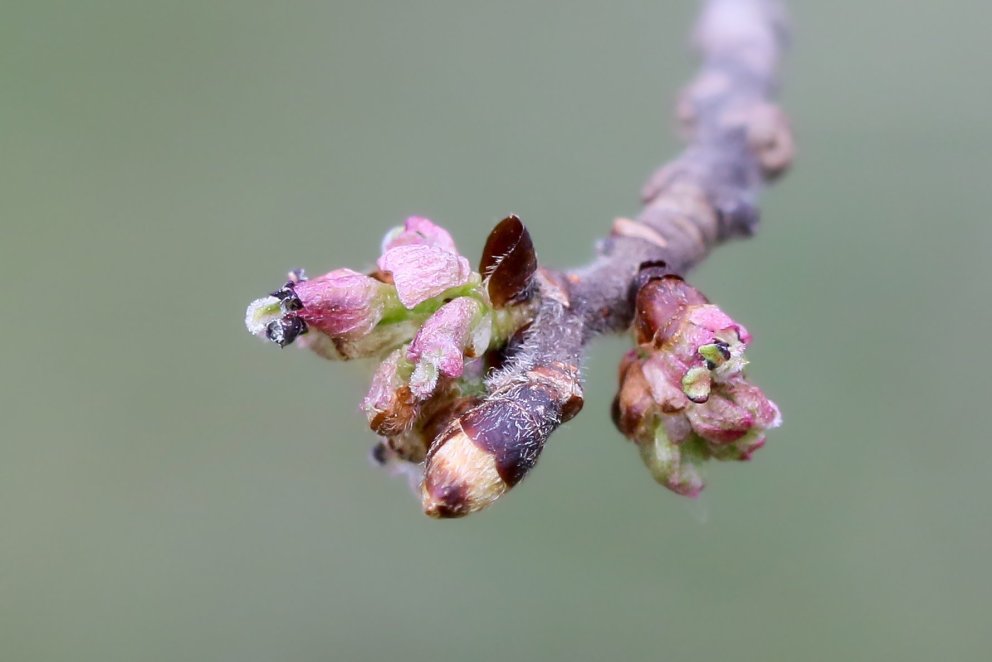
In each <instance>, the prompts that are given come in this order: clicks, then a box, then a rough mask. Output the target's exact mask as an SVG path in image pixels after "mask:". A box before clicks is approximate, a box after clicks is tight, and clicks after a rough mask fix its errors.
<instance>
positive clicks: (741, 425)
mask: <svg viewBox="0 0 992 662" xmlns="http://www.w3.org/2000/svg"><path fill="white" fill-rule="evenodd" d="M634 335H635V338H636V341H637V348H636V349H634V350H631V351H630V352H629V353H628V354H627V355H626V356H625V357H624V358H623V360H622V361H621V364H620V390H619V393H618V394H617V397H616V399H615V401H614V410H613V413H614V422H615V423H616V425H617V427H618V428H619V429H620V431H621V432H622V433H623V434H624V435H626V436H627V437H628V438H630V439H632V440H633V441H634V442H635V443H637V445H638V447H639V449H640V452H641V458H642V459H643V461H644V463H645V465H647V467H648V469H649V471H650V472H651V474H652V475H653V476H654V478H655V480H657V481H658V482H659V483H661V484H662V485H664V486H665V487H667V488H669V489H670V490H672V491H674V492H677V493H679V494H682V495H686V496H690V497H693V496H697V495H698V494H699V492H700V490H702V488H703V479H702V476H701V474H700V471H699V465H700V464H701V463H702V462H703V461H705V460H707V459H710V458H713V459H717V460H748V459H750V458H751V455H752V454H753V453H754V452H755V451H756V450H757V449H759V448H761V446H763V445H764V443H765V431H766V430H768V429H769V428H774V427H777V426H778V425H779V424H780V422H781V417H780V415H779V411H778V408H777V407H776V406H775V404H774V403H773V402H772V401H770V400H769V399H768V398H767V397H765V395H764V393H762V391H761V389H759V388H758V387H757V386H754V385H753V384H751V383H750V382H748V381H747V379H746V378H745V377H744V372H743V370H744V366H745V365H746V364H747V361H746V360H745V358H744V350H745V348H746V347H747V345H748V343H749V342H750V340H751V337H750V335H749V334H748V332H747V330H746V329H745V328H744V327H743V326H741V325H740V324H738V323H737V322H735V321H734V320H732V319H731V318H730V317H728V316H727V315H726V314H725V313H724V312H723V311H722V310H720V309H719V308H718V307H717V306H715V305H712V304H710V303H709V302H708V301H707V300H706V298H705V297H704V296H703V295H702V294H701V293H700V292H699V291H698V290H696V289H695V288H693V287H692V286H690V285H689V284H687V283H686V282H685V281H683V280H682V279H681V278H679V277H678V276H674V275H659V276H654V277H651V278H648V279H646V282H644V284H643V285H642V286H641V287H640V289H639V290H638V292H637V297H636V308H635V319H634Z"/></svg>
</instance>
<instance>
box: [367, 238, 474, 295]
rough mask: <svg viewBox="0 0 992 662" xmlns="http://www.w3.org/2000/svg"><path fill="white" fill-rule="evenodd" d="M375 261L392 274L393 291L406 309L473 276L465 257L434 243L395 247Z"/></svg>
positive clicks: (463, 282) (461, 283) (463, 283)
mask: <svg viewBox="0 0 992 662" xmlns="http://www.w3.org/2000/svg"><path fill="white" fill-rule="evenodd" d="M378 264H379V268H380V269H381V270H383V271H388V272H390V273H392V275H393V284H394V285H395V286H396V294H397V296H399V299H400V303H402V304H403V305H404V306H406V307H407V308H413V307H414V306H416V305H417V304H419V303H421V302H423V301H426V300H427V299H430V298H432V297H436V296H438V295H439V294H441V293H443V292H445V291H446V290H449V289H451V288H452V287H458V286H460V285H465V284H466V283H468V282H469V280H470V279H471V277H472V268H471V267H470V266H469V263H468V260H466V259H465V258H464V257H462V256H460V255H455V254H454V253H450V252H448V251H446V250H444V249H441V248H436V247H434V246H424V245H409V246H397V247H396V248H391V249H389V250H388V251H386V253H385V255H383V256H382V257H380V258H379V262H378Z"/></svg>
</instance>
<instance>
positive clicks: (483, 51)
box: [0, 0, 992, 662]
mask: <svg viewBox="0 0 992 662" xmlns="http://www.w3.org/2000/svg"><path fill="white" fill-rule="evenodd" d="M791 4H792V13H793V18H794V21H795V24H796V43H795V48H794V51H793V53H792V55H791V56H790V58H789V60H788V63H787V71H786V87H785V95H784V104H785V106H786V108H787V109H788V111H789V112H790V114H791V116H792V118H793V122H794V125H795V127H796V132H797V136H798V139H799V145H800V158H799V161H798V163H797V167H796V169H795V170H794V171H793V172H792V173H791V174H790V175H789V176H788V177H787V178H786V179H785V180H784V181H783V182H782V183H781V185H777V186H775V187H774V188H772V189H770V190H769V191H768V192H767V194H766V196H765V198H764V212H765V213H764V217H763V218H764V222H763V227H762V230H761V232H760V234H759V235H758V237H756V238H755V239H754V240H753V241H748V242H741V243H737V244H733V245H730V246H727V247H724V248H722V249H720V250H719V251H718V252H717V253H716V254H715V255H714V258H713V259H712V260H710V261H709V262H707V263H706V264H705V265H704V266H703V267H702V268H701V269H699V270H698V272H697V273H696V274H695V276H694V280H695V282H696V283H697V285H699V286H700V287H701V288H702V289H704V291H706V292H707V293H708V294H709V295H710V296H711V297H712V298H713V299H714V300H716V301H717V302H719V303H721V304H722V305H723V306H724V307H725V308H726V309H727V310H728V311H729V312H731V313H732V314H734V315H735V316H736V317H738V318H739V319H741V320H742V321H743V322H744V323H746V324H747V326H748V327H749V328H750V330H751V331H752V332H753V334H754V336H755V338H756V340H755V344H754V346H753V350H752V352H751V360H752V368H751V374H752V376H753V377H754V378H755V379H756V381H758V382H759V383H760V384H761V385H762V386H763V387H764V388H765V389H766V391H767V392H768V393H769V394H771V395H772V396H773V397H774V398H775V399H776V400H777V401H778V403H779V404H780V405H781V407H782V410H783V412H784V415H785V425H784V427H783V428H782V429H781V430H778V431H776V432H775V433H774V434H773V435H772V436H771V438H770V441H769V444H768V446H767V447H766V449H765V450H763V451H762V452H761V453H759V454H758V455H757V457H756V459H755V461H754V462H753V463H751V464H750V465H720V466H713V467H711V470H710V472H709V487H708V489H707V490H706V492H705V494H704V497H703V498H702V499H701V500H700V501H699V502H698V503H690V502H687V501H685V500H682V499H680V498H678V497H676V496H675V495H673V494H671V493H669V492H667V491H665V490H663V489H662V488H661V487H659V486H657V485H655V484H654V483H653V482H652V480H651V479H650V477H649V476H648V474H647V472H646V471H645V470H644V469H643V468H642V467H641V465H640V461H639V460H638V458H637V454H636V452H635V450H634V448H633V446H632V445H630V444H628V443H626V442H624V441H623V440H622V439H621V437H620V436H619V435H618V434H617V433H616V432H615V431H614V429H613V428H612V425H611V423H610V421H609V416H608V414H607V412H608V406H609V401H610V399H611V397H612V394H613V390H614V387H615V374H614V365H615V363H616V360H617V358H618V357H619V355H620V353H621V352H622V351H623V348H624V346H625V341H624V340H622V339H611V340H607V341H605V342H601V343H599V344H597V345H596V347H595V350H594V352H593V354H592V356H591V358H590V359H589V364H588V376H589V382H588V390H587V401H586V411H585V412H584V414H583V416H582V417H581V418H579V419H577V421H576V422H574V423H572V424H570V425H569V426H567V427H566V428H565V429H563V430H562V431H560V432H559V433H558V434H557V435H556V436H555V437H554V439H553V440H552V443H551V444H550V445H549V447H548V449H547V451H546V453H545V454H544V456H543V458H542V461H541V463H540V465H539V467H538V469H537V470H536V471H535V472H534V473H533V474H532V476H531V477H530V478H529V479H528V480H527V481H525V482H524V483H523V484H522V485H521V486H520V487H519V488H517V489H516V490H515V491H514V492H513V493H512V494H511V495H510V496H509V497H508V498H506V499H504V500H502V501H501V502H500V503H499V504H498V505H497V506H496V507H494V508H492V509H491V510H489V511H486V512H485V513H482V514H480V515H478V516H474V517H471V518H469V519H467V520H462V521H456V522H435V521H431V520H429V519H427V518H425V517H423V516H422V515H421V514H420V512H419V507H418V504H417V502H416V501H415V500H414V499H413V498H412V497H411V495H410V494H409V491H408V488H407V486H406V484H405V483H404V481H403V480H402V479H399V478H392V477H390V476H388V475H386V474H384V473H383V472H381V471H379V470H377V469H376V468H374V467H372V466H371V465H370V464H369V462H368V461H367V454H368V450H369V447H370V445H371V444H372V442H373V438H372V435H371V434H370V433H369V432H368V431H367V429H366V428H365V425H364V420H363V417H362V416H361V415H360V414H359V413H358V411H357V408H356V403H357V401H358V399H359V398H360V397H361V394H362V393H363V392H364V389H365V382H366V378H367V373H368V370H369V368H368V366H362V365H332V364H328V363H324V362H322V361H320V360H318V359H316V358H315V357H313V356H311V355H309V354H308V353H306V352H298V351H293V350H285V351H279V350H278V349H276V348H275V347H272V346H267V345H264V344H262V343H260V342H258V341H257V340H255V339H254V338H251V337H250V336H249V335H248V334H247V333H246V332H245V330H244V327H243V323H242V319H243V311H244V307H245V305H246V304H247V303H248V301H249V300H251V299H252V298H254V297H255V296H258V295H260V294H262V293H264V292H266V291H268V290H270V289H272V288H273V287H275V286H277V285H279V284H280V283H281V279H282V278H283V277H284V273H285V271H286V269H288V268H290V267H296V266H303V267H306V268H308V269H309V270H310V272H311V273H319V272H321V271H324V270H327V269H330V268H332V267H335V266H340V265H345V264H347V265H350V266H353V267H357V268H362V267H366V266H367V265H368V264H370V263H371V261H372V260H373V259H374V257H375V255H376V253H377V247H378V242H379V239H380V236H381V233H382V232H383V231H384V230H385V229H386V228H387V227H389V226H391V225H395V224H397V223H399V222H400V221H402V219H403V218H404V217H405V216H406V215H408V214H411V213H418V214H424V215H428V216H430V217H432V218H434V219H436V220H438V221H439V222H441V223H443V224H445V225H447V226H448V227H450V228H452V229H453V232H454V234H455V236H456V239H457V241H458V242H459V244H460V245H461V246H462V247H463V248H464V249H465V250H466V252H469V253H470V254H474V253H475V252H476V251H477V250H478V249H479V247H481V244H482V240H483V238H484V236H485V234H486V232H487V230H488V228H489V227H490V225H491V224H492V223H493V222H494V221H495V220H497V219H498V218H500V217H501V216H502V215H503V214H504V213H506V212H509V211H515V212H517V213H519V214H521V215H522V217H523V218H524V219H525V221H526V222H527V223H528V225H529V227H530V229H531V232H532V234H533V235H534V238H535V242H536V244H537V246H538V249H539V253H540V255H541V257H542V260H544V261H545V262H546V263H548V264H554V265H560V266H565V265H574V264H577V263H581V262H584V261H585V260H586V259H587V257H588V256H589V255H590V253H591V247H592V243H593V242H594V240H595V239H596V237H598V236H600V235H602V234H603V233H604V232H605V231H606V229H607V227H608V223H609V222H610V221H611V220H612V218H613V217H614V216H616V215H621V214H632V213H635V212H636V211H637V208H638V198H637V194H638V190H639V187H640V185H641V183H642V181H643V180H644V178H645V177H646V176H647V174H648V173H649V172H650V171H651V170H652V169H653V168H654V167H655V166H656V165H658V164H659V163H661V162H662V161H663V160H666V159H667V158H669V157H670V156H672V155H673V154H674V153H675V151H676V150H677V149H678V144H677V141H676V140H675V139H674V137H673V133H674V132H673V131H672V121H671V119H670V118H671V109H672V107H673V105H674V98H675V94H676V92H677V90H678V89H679V88H680V86H681V85H682V84H683V83H685V82H686V81H687V80H688V77H689V76H690V74H691V72H692V70H693V63H692V60H691V59H690V58H689V57H688V55H687V51H686V48H685V47H686V42H687V34H688V29H689V26H690V24H691V22H692V19H693V16H694V14H695V10H696V3H694V2H689V1H685V2H669V3H665V2H649V1H647V0H642V1H634V0H630V1H623V2H592V1H591V0H581V1H576V0H572V1H570V2H567V3H566V2H542V3H537V2H527V1H524V0H510V1H506V2H498V3H495V2H482V1H478V0H470V1H466V0H459V1H455V0H449V1H446V2H418V3H412V2H389V3H386V2H357V1H355V2H348V3H345V2H289V3H277V2H262V1H259V0H251V1H248V0H241V1H238V2H234V1H233V0H232V1H225V2H221V1H210V0H195V1H183V2H180V1H174V2H139V1H135V0H107V1H98V0H93V1H90V2H49V1H45V0H30V1H27V0H24V1H17V0H8V1H7V2H5V3H4V4H3V5H2V10H0V84H2V91H0V127H2V130H0V219H2V220H0V222H2V235H0V273H2V278H0V288H2V295H3V301H4V304H5V305H4V312H3V314H2V315H0V324H2V334H3V335H2V337H3V343H2V345H0V375H2V378H0V409H2V416H3V418H2V421H3V425H2V428H0V659H2V660H4V661H10V662H22V661H24V662H26V661H31V662H34V661H49V660H52V661H54V660H74V661H79V660H85V661H89V660H94V661H97V660H98V661H101V662H109V661H116V660H127V661H132V660H142V661H159V660H161V661H173V660H211V661H212V660H219V661H226V660H232V661H234V660H237V661H239V662H244V661H253V660H260V661H263V660H264V661H269V660H344V661H350V660H392V659H402V660H407V661H410V662H414V661H420V660H513V659H521V660H523V659H543V660H602V659H623V660H628V659H629V660H659V659H665V660H689V659H692V660H726V659H734V660H831V661H832V660H844V659H859V660H869V659H870V660H877V659H899V660H933V659H944V660H979V659H987V658H985V657H984V656H985V655H987V654H988V650H989V648H990V645H992V635H990V632H989V607H990V595H992V592H990V588H992V586H990V584H992V582H990V572H992V571H990V570H989V562H988V561H989V556H990V552H992V526H990V524H992V522H990V515H989V513H990V501H992V483H990V480H989V477H988V474H989V471H990V469H992V451H990V450H989V436H990V435H989V433H988V422H987V421H986V419H985V418H983V417H984V416H986V415H988V412H989V409H990V407H989V404H988V402H987V401H988V399H989V396H990V395H992V388H990V386H989V380H988V376H987V375H988V368H987V365H986V355H987V353H988V349H987V338H988V337H989V332H990V331H992V314H990V305H989V295H988V288H989V284H990V282H992V264H990V259H989V257H990V254H992V225H990V224H989V222H988V215H989V214H988V201H989V190H988V189H989V186H988V183H987V181H988V167H989V157H990V156H992V120H990V109H992V85H989V75H988V72H987V71H986V70H985V69H986V65H988V63H989V58H990V55H992V48H990V46H989V42H988V34H987V32H988V25H989V22H990V21H992V9H990V6H989V5H988V4H987V3H985V2H977V1H970V2H964V1H962V2H957V3H954V4H953V5H944V4H940V3H929V4H924V3H905V2H898V1H896V0H887V1H883V0H874V1H871V2H860V3H853V2H848V3H828V2H816V1H814V0H806V1H803V2H793V3H791Z"/></svg>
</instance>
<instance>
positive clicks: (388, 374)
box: [362, 348, 418, 437]
mask: <svg viewBox="0 0 992 662" xmlns="http://www.w3.org/2000/svg"><path fill="white" fill-rule="evenodd" d="M404 354H405V352H404V350H403V349H402V348H401V349H397V350H394V351H393V352H392V353H391V354H390V355H389V356H387V357H386V358H385V359H383V361H382V362H381V363H380V364H379V367H378V368H376V371H375V374H374V375H373V376H372V384H371V385H370V386H369V391H368V394H366V396H365V398H364V399H363V400H362V411H364V412H365V415H366V416H367V417H368V420H369V427H370V428H372V429H373V430H374V431H375V432H376V433H378V434H381V435H382V436H384V437H394V436H397V435H400V434H403V433H405V432H406V431H408V430H409V429H410V428H411V426H413V423H414V421H415V420H416V418H417V414H418V406H417V399H416V398H415V397H414V395H413V393H412V392H411V391H410V386H409V385H408V383H407V377H408V376H409V374H410V365H409V363H408V362H407V361H406V359H405V358H404Z"/></svg>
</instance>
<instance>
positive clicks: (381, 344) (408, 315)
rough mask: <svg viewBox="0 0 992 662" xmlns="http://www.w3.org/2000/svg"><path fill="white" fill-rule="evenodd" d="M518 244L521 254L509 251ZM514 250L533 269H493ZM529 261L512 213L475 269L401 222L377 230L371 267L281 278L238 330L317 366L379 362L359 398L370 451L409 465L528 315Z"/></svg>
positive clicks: (433, 237) (428, 230)
mask: <svg viewBox="0 0 992 662" xmlns="http://www.w3.org/2000/svg"><path fill="white" fill-rule="evenodd" d="M494 242H495V243H494ZM521 243H525V244H526V249H527V250H521V251H514V250H512V249H513V248H514V247H515V246H517V245H519V244H521ZM518 254H519V255H525V256H526V255H529V256H531V258H529V259H531V261H533V262H534V263H533V264H529V265H523V268H521V265H519V264H517V265H512V266H513V267H514V268H513V269H501V267H502V266H510V265H504V264H503V263H504V262H506V261H507V260H508V259H510V258H511V257H512V256H513V255H518ZM532 256H533V247H532V245H531V244H530V237H529V235H527V232H526V229H524V227H523V224H522V223H520V221H519V219H517V218H516V217H509V218H507V219H505V220H504V221H503V222H502V223H500V224H499V225H498V226H497V227H496V230H494V231H493V234H492V235H491V236H490V241H489V243H487V249H486V251H485V252H484V255H483V260H482V263H481V264H480V266H479V270H478V271H475V270H473V269H472V267H471V266H470V263H469V261H468V259H466V258H465V256H463V255H462V254H461V253H459V251H458V249H457V247H456V246H455V242H454V240H453V239H452V238H451V235H450V234H449V233H448V232H447V231H446V230H445V229H443V228H441V227H439V226H438V225H435V224H434V223H432V222H431V221H429V220H428V219H426V218H420V217H411V218H409V219H407V220H406V223H405V224H404V225H403V226H402V227H397V228H394V229H393V230H391V231H390V232H388V233H387V234H386V236H385V238H384V239H383V242H382V252H381V255H380V257H379V259H378V261H377V263H376V267H377V268H376V269H374V270H371V271H370V272H369V273H359V272H357V271H352V270H351V269H335V270H334V271H331V272H329V273H326V274H324V275H322V276H318V277H316V278H306V277H305V276H304V275H303V272H302V271H294V272H291V273H290V276H289V280H288V281H287V282H286V284H285V285H283V286H282V288H280V289H279V290H277V291H275V292H272V293H271V294H269V295H268V296H266V297H262V298H261V299H257V300H255V301H253V302H252V303H251V304H250V305H249V306H248V310H247V313H246V316H245V324H246V326H247V327H248V330H249V331H250V332H251V333H253V334H254V335H256V336H259V337H261V338H264V339H267V340H269V341H271V342H274V343H276V344H278V345H280V346H283V347H284V346H286V345H289V344H291V343H294V341H295V344H296V345H299V346H304V347H307V348H309V349H311V350H313V351H314V352H316V353H317V354H319V355H320V356H323V357H325V358H328V359H336V360H349V359H358V358H373V359H377V360H379V361H380V363H379V365H378V368H377V369H376V371H375V373H374V376H373V378H372V385H371V387H370V389H369V391H368V394H367V395H366V396H365V398H364V400H363V401H362V409H363V411H364V412H365V414H366V416H367V417H368V421H369V425H370V427H371V428H372V429H373V430H374V431H375V432H376V433H377V434H379V435H380V437H381V441H380V443H379V445H377V446H376V447H375V449H374V451H373V456H374V457H375V458H376V460H377V461H379V462H380V463H383V464H385V463H388V462H393V461H404V462H408V463H411V465H415V464H417V463H421V462H423V460H424V459H425V457H426V455H427V451H428V449H429V447H430V444H431V441H432V440H433V439H434V438H435V437H436V436H437V435H438V434H439V433H440V432H441V431H442V430H443V429H444V427H445V426H446V425H447V424H448V423H449V422H450V421H451V420H453V419H454V418H456V417H457V416H459V415H461V414H462V413H464V412H465V411H466V410H467V409H469V408H470V407H471V406H473V405H474V404H476V403H477V402H478V400H479V396H480V395H481V394H483V393H484V392H485V388H484V384H483V381H482V380H483V376H484V373H485V372H486V369H487V368H488V367H491V366H487V365H486V360H487V358H491V357H492V355H493V354H494V353H493V352H491V353H490V356H489V357H487V355H486V354H487V351H489V350H490V349H495V348H498V347H502V346H503V345H505V344H506V342H507V340H508V339H509V338H510V337H511V336H512V335H513V334H514V333H515V332H516V331H517V330H518V329H520V328H521V327H522V326H523V325H524V324H526V323H527V321H529V320H530V318H531V317H532V313H533V305H532V303H531V301H530V296H529V295H530V289H531V288H532V282H531V280H532V276H533V274H534V271H535V269H536V261H535V260H533V259H532ZM509 274H514V275H513V276H510V275H509ZM520 274H524V275H525V276H526V278H523V276H520Z"/></svg>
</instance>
